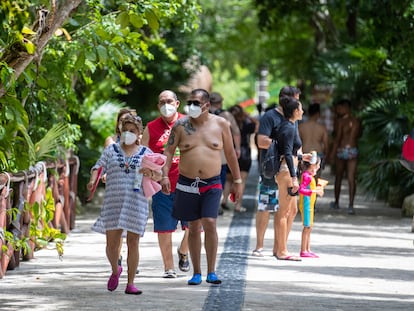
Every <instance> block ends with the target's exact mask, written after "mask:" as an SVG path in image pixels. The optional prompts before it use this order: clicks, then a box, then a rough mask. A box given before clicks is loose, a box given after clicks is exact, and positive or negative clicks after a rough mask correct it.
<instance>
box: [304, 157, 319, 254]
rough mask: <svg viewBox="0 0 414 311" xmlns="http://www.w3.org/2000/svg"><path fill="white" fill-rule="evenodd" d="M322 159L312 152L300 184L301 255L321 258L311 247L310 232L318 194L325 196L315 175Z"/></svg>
mask: <svg viewBox="0 0 414 311" xmlns="http://www.w3.org/2000/svg"><path fill="white" fill-rule="evenodd" d="M320 162H321V159H320V158H319V157H318V156H317V154H316V151H313V152H312V160H311V161H310V162H306V161H304V162H303V164H302V165H303V173H302V176H301V183H300V186H299V210H300V213H301V215H302V223H303V230H302V243H301V249H300V257H307V258H319V256H318V255H316V254H315V253H313V252H312V251H311V249H310V234H311V231H312V227H313V216H314V213H315V212H314V208H315V201H316V195H319V196H320V197H322V196H323V194H324V190H323V187H321V186H317V185H316V180H315V176H316V174H317V172H318V170H319V167H320Z"/></svg>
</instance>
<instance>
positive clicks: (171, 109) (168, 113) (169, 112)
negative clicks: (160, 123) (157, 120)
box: [160, 104, 177, 118]
mask: <svg viewBox="0 0 414 311" xmlns="http://www.w3.org/2000/svg"><path fill="white" fill-rule="evenodd" d="M160 112H161V114H162V115H163V116H164V117H166V118H169V117H172V116H173V115H174V114H175V113H176V112H177V108H176V107H175V105H171V104H164V105H162V106H161V107H160Z"/></svg>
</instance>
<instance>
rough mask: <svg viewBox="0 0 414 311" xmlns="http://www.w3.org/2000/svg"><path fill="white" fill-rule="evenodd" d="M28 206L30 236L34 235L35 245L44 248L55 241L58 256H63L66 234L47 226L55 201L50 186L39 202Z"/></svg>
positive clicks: (53, 210)
mask: <svg viewBox="0 0 414 311" xmlns="http://www.w3.org/2000/svg"><path fill="white" fill-rule="evenodd" d="M28 208H29V210H30V212H31V214H32V222H31V223H30V236H31V237H34V239H35V245H36V247H37V248H44V247H46V246H48V245H49V243H50V242H51V241H53V242H55V243H56V250H57V252H58V254H59V257H61V256H63V241H64V240H65V239H66V234H64V233H62V232H60V230H59V229H55V228H53V227H50V226H49V224H50V223H51V221H52V220H53V217H54V214H55V201H54V199H53V195H52V189H51V188H50V187H48V188H46V196H45V199H44V200H43V201H42V202H41V204H39V202H34V203H33V205H32V206H29V207H28Z"/></svg>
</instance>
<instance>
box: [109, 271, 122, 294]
mask: <svg viewBox="0 0 414 311" xmlns="http://www.w3.org/2000/svg"><path fill="white" fill-rule="evenodd" d="M121 273H122V267H121V266H118V273H117V274H111V276H110V277H109V280H108V286H107V287H108V290H109V291H111V292H113V291H114V290H115V289H116V288H117V287H118V283H119V277H120V276H121Z"/></svg>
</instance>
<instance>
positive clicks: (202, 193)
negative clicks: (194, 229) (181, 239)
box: [173, 175, 223, 221]
mask: <svg viewBox="0 0 414 311" xmlns="http://www.w3.org/2000/svg"><path fill="white" fill-rule="evenodd" d="M222 192H223V189H222V186H221V180H220V176H215V177H211V178H208V179H200V178H198V177H197V178H196V179H192V178H187V177H185V176H182V175H180V176H179V178H178V182H177V186H176V188H175V200H174V208H173V216H174V217H175V218H177V219H182V220H186V221H193V220H198V219H201V218H217V216H218V209H219V206H220V200H221V195H222Z"/></svg>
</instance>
